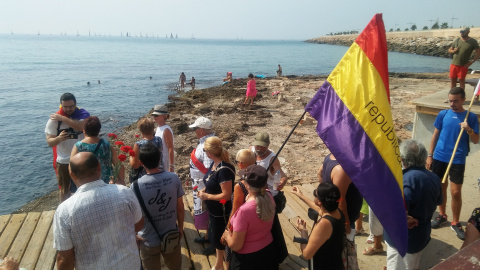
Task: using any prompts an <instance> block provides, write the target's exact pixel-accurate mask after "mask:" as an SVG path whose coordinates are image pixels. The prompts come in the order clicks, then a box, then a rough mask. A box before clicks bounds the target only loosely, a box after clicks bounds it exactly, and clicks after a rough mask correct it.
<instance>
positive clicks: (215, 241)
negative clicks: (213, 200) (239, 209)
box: [208, 214, 229, 250]
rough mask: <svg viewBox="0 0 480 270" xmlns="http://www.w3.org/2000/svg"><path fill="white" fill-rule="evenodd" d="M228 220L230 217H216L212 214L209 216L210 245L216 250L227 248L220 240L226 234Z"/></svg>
mask: <svg viewBox="0 0 480 270" xmlns="http://www.w3.org/2000/svg"><path fill="white" fill-rule="evenodd" d="M228 218H229V216H226V217H222V216H220V217H214V216H212V215H210V214H209V215H208V240H210V244H211V245H212V246H213V247H214V248H215V249H218V250H225V246H224V245H223V244H222V243H220V238H221V237H222V235H223V233H224V232H225V227H226V226H227V222H226V221H227V220H228Z"/></svg>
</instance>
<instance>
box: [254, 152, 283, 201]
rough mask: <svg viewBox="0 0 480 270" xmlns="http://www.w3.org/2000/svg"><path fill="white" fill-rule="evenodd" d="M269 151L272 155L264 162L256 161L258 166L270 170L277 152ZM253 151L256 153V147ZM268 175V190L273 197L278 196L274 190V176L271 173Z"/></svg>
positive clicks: (263, 160)
mask: <svg viewBox="0 0 480 270" xmlns="http://www.w3.org/2000/svg"><path fill="white" fill-rule="evenodd" d="M268 150H269V151H270V155H268V156H267V157H266V158H264V159H262V160H257V161H256V163H257V165H260V166H262V167H264V168H265V169H267V168H268V165H270V161H271V160H272V158H273V157H274V156H275V152H273V151H272V150H271V149H268ZM252 151H253V152H254V153H255V147H252ZM267 175H268V179H267V188H268V190H270V192H271V193H272V195H273V196H276V195H277V194H278V191H276V190H274V189H273V175H272V174H271V173H270V171H268V172H267Z"/></svg>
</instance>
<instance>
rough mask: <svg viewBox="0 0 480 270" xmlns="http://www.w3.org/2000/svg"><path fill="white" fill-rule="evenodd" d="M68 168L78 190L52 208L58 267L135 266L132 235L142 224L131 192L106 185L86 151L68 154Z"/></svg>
mask: <svg viewBox="0 0 480 270" xmlns="http://www.w3.org/2000/svg"><path fill="white" fill-rule="evenodd" d="M69 170H70V175H71V177H72V179H73V181H74V182H75V184H76V185H77V186H78V190H77V192H76V193H75V195H73V196H71V197H70V198H68V199H67V200H65V201H64V202H62V203H61V204H60V205H59V206H58V208H57V210H56V211H55V216H54V220H53V236H54V243H53V248H55V249H56V250H58V254H57V269H58V270H67V269H68V270H71V269H74V268H75V269H76V270H82V269H92V270H97V269H116V270H118V269H125V270H134V269H140V258H139V256H138V248H137V244H136V238H135V234H136V232H138V231H140V230H141V229H142V228H143V224H144V222H143V218H142V211H141V208H140V205H139V203H138V201H137V198H136V197H135V195H134V194H133V193H132V192H131V191H130V190H129V189H128V188H127V187H125V186H122V185H107V184H105V182H103V180H101V179H100V176H101V168H100V163H99V162H98V159H97V158H96V157H95V155H93V154H92V153H90V152H81V153H78V154H76V155H75V156H73V157H72V158H71V160H70V166H69Z"/></svg>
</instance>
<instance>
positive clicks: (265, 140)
mask: <svg viewBox="0 0 480 270" xmlns="http://www.w3.org/2000/svg"><path fill="white" fill-rule="evenodd" d="M253 145H254V146H255V145H259V146H263V147H268V145H270V136H268V133H265V132H260V133H257V134H255V141H254V142H253Z"/></svg>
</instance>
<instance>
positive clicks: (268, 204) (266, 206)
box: [249, 185, 275, 221]
mask: <svg viewBox="0 0 480 270" xmlns="http://www.w3.org/2000/svg"><path fill="white" fill-rule="evenodd" d="M249 188H250V192H251V193H254V194H255V195H256V196H255V204H256V205H257V207H256V212H257V216H258V218H259V219H261V220H263V221H269V220H271V219H272V218H273V217H274V215H275V203H274V202H272V200H271V199H270V197H269V196H268V195H267V191H266V190H265V187H262V188H256V187H253V186H250V185H249Z"/></svg>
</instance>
